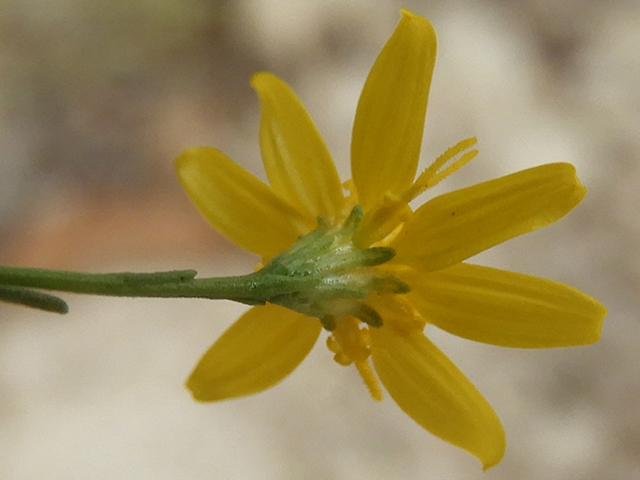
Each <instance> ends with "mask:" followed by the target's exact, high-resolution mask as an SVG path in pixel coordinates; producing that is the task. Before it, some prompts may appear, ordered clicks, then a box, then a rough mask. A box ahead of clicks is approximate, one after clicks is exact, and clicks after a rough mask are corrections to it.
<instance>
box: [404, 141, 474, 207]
mask: <svg viewBox="0 0 640 480" xmlns="http://www.w3.org/2000/svg"><path fill="white" fill-rule="evenodd" d="M477 142H478V140H477V139H476V137H471V138H465V139H464V140H462V141H460V142H458V143H456V144H455V145H454V146H453V147H449V148H448V149H447V150H446V151H445V152H444V153H443V154H442V155H440V156H439V157H438V158H436V160H435V162H433V163H432V164H431V165H429V167H428V168H427V169H426V170H425V171H424V172H422V173H421V174H420V176H419V177H418V178H417V179H416V181H415V182H414V184H413V185H412V186H411V187H410V188H409V189H408V190H406V191H405V192H404V194H403V195H402V199H403V200H404V201H406V202H407V203H408V202H410V201H411V200H413V199H414V198H415V197H417V196H418V195H419V194H421V193H422V192H424V191H425V190H426V189H427V188H431V187H433V186H434V185H436V184H437V183H438V182H440V181H441V180H443V179H445V178H446V177H448V176H449V175H451V174H452V173H453V172H455V171H456V170H459V169H460V168H462V167H463V166H464V165H466V164H467V163H469V162H470V161H471V160H472V159H473V158H474V157H475V156H476V155H477V154H478V150H476V149H473V150H471V151H469V152H466V153H464V154H463V155H462V156H461V157H460V158H458V159H457V160H456V157H457V156H458V155H459V154H461V153H462V152H464V151H465V150H467V149H469V148H471V147H472V146H474V145H475V144H476V143H477ZM449 162H451V163H450V164H449V165H447V163H449ZM445 166H446V168H445Z"/></svg>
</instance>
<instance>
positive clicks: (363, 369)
mask: <svg viewBox="0 0 640 480" xmlns="http://www.w3.org/2000/svg"><path fill="white" fill-rule="evenodd" d="M356 368H357V369H358V373H360V376H361V377H362V379H363V380H364V384H365V385H366V386H367V388H368V389H369V393H370V394H371V396H372V397H373V399H374V400H376V401H378V402H379V401H381V400H382V389H381V388H380V384H379V383H378V379H377V377H376V375H375V374H374V373H373V369H372V368H371V364H370V363H369V359H366V360H364V361H362V362H356Z"/></svg>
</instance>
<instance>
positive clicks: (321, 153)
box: [251, 73, 343, 221]
mask: <svg viewBox="0 0 640 480" xmlns="http://www.w3.org/2000/svg"><path fill="white" fill-rule="evenodd" d="M251 85H252V86H253V88H255V89H256V92H258V96H259V97H260V102H261V104H262V120H261V123H260V146H261V148H262V159H263V161H264V166H265V170H266V172H267V176H268V177H269V182H270V183H271V187H272V188H273V189H274V191H275V192H277V193H278V194H279V195H280V196H282V197H283V198H286V199H287V200H289V202H290V203H292V204H293V205H300V206H302V207H303V211H305V212H307V214H308V215H310V216H311V217H312V218H316V217H317V216H318V215H322V216H323V217H325V218H327V219H329V220H331V221H333V220H335V219H336V217H337V214H338V213H339V212H340V210H341V208H342V199H343V195H342V184H341V182H340V177H338V172H337V171H336V168H335V166H334V164H333V160H332V159H331V155H330V154H329V150H327V147H326V146H325V144H324V141H323V140H322V137H321V136H320V134H319V133H318V130H317V129H316V127H315V125H314V124H313V121H312V120H311V117H310V116H309V114H308V113H307V111H306V110H305V108H304V106H303V105H302V103H301V102H300V100H298V98H297V97H296V95H295V94H294V93H293V92H292V91H291V89H290V88H289V86H288V85H287V84H286V83H284V82H283V81H282V80H280V79H279V78H278V77H276V76H275V75H272V74H270V73H257V74H256V75H254V76H253V79H252V80H251Z"/></svg>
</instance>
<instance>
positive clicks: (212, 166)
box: [175, 147, 315, 257]
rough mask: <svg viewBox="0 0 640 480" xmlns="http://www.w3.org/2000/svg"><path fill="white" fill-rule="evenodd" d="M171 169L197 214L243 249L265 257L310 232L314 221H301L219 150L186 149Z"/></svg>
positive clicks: (288, 206)
mask: <svg viewBox="0 0 640 480" xmlns="http://www.w3.org/2000/svg"><path fill="white" fill-rule="evenodd" d="M175 166H176V171H177V173H178V178H179V179H180V182H181V183H182V186H183V187H184V189H185V190H186V192H187V195H189V198H191V200H192V201H193V203H194V204H195V205H196V207H198V210H200V213H202V215H204V217H205V218H206V219H207V220H208V221H209V222H210V223H211V224H212V225H213V226H214V227H215V228H216V229H218V230H219V231H220V232H221V233H222V234H223V235H225V236H226V237H227V238H229V239H230V240H231V241H233V242H234V243H236V244H237V245H240V246H241V247H242V248H245V249H246V250H249V251H251V252H254V253H257V254H258V255H262V256H265V257H271V256H273V255H275V254H276V253H278V252H281V251H282V250H285V249H287V248H288V247H290V246H291V245H292V244H293V243H294V242H295V241H296V240H297V239H298V237H300V236H301V235H304V234H306V233H309V232H310V231H311V230H312V229H313V228H314V225H313V222H314V221H315V219H311V218H307V217H305V216H304V215H303V214H301V213H300V212H299V211H297V210H296V209H295V208H294V207H292V206H291V205H290V204H289V203H288V202H287V201H286V200H283V199H282V198H280V197H279V196H277V195H276V194H274V193H273V191H272V190H271V189H270V188H269V186H267V185H265V184H264V183H262V182H261V181H260V180H258V179H257V178H256V177H255V176H253V175H252V174H250V173H249V172H247V171H246V170H245V169H243V168H242V167H241V166H239V165H238V164H236V163H235V162H233V161H232V160H231V159H229V158H228V157H227V156H226V155H224V154H223V153H222V152H220V151H219V150H216V149H214V148H208V147H198V148H191V149H189V150H187V151H185V152H184V153H182V155H180V156H179V157H178V158H177V159H176V165H175Z"/></svg>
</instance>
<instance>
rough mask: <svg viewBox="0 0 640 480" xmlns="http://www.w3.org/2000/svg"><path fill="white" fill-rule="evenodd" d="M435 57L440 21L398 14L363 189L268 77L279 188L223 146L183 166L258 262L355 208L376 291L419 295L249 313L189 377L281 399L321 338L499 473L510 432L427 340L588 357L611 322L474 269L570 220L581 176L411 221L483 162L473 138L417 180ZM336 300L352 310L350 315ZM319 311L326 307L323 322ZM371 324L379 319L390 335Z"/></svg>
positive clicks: (265, 96) (363, 162)
mask: <svg viewBox="0 0 640 480" xmlns="http://www.w3.org/2000/svg"><path fill="white" fill-rule="evenodd" d="M435 58H436V36H435V32H434V30H433V27H432V26H431V24H430V23H429V21H428V20H426V19H424V18H422V17H420V16H417V15H414V14H412V13H411V12H409V11H407V10H402V19H401V21H400V23H399V24H398V27H397V28H396V30H395V32H394V33H393V35H392V36H391V38H390V39H389V41H388V42H387V44H386V45H385V47H384V48H383V50H382V52H381V53H380V55H379V57H378V59H377V60H376V62H375V64H374V66H373V68H372V70H371V72H370V73H369V76H368V78H367V80H366V83H365V86H364V89H363V91H362V95H361V97H360V101H359V103H358V107H357V112H356V117H355V123H354V127H353V136H352V144H351V170H352V176H353V178H352V180H350V181H348V182H346V183H345V184H344V185H342V184H341V182H340V179H339V177H338V174H337V172H336V169H335V166H334V164H333V161H332V159H331V157H330V155H329V152H328V150H327V148H326V146H325V144H324V142H323V140H322V138H321V137H320V135H319V133H318V131H317V130H316V128H315V126H314V124H313V122H312V120H311V118H310V117H309V115H308V114H307V112H306V111H305V109H304V107H303V105H302V103H300V101H299V100H298V98H297V97H296V96H295V95H294V93H293V92H292V91H291V90H290V89H289V87H288V86H287V85H286V84H285V83H284V82H283V81H281V80H279V79H278V78H276V77H275V76H273V75H271V74H268V73H258V74H256V75H255V76H254V77H253V79H252V85H253V87H254V88H255V89H256V91H257V93H258V95H259V98H260V101H261V104H262V118H261V128H260V146H261V150H262V157H263V161H264V166H265V169H266V173H267V176H268V179H269V184H268V185H267V184H265V183H263V182H261V181H260V180H258V179H257V178H256V177H254V176H253V175H251V174H250V173H248V172H247V171H246V170H244V169H243V168H242V167H240V166H238V165H237V164H235V163H234V162H233V161H231V160H230V159H229V158H228V157H226V156H225V155H224V154H223V153H221V152H220V151H218V150H215V149H213V148H207V147H199V148H193V149H190V150H187V151H186V152H184V153H183V154H182V155H181V156H180V157H179V158H178V159H177V161H176V168H177V172H178V175H179V178H180V180H181V182H182V184H183V186H184V188H185V189H186V191H187V193H188V195H189V197H190V198H191V199H192V200H193V202H194V203H195V204H196V206H197V207H198V208H199V210H200V211H201V212H202V214H203V215H204V216H205V217H206V218H207V219H208V220H209V222H211V223H212V224H213V226H214V227H216V228H217V229H218V230H219V231H220V232H222V233H223V234H224V235H226V236H227V237H228V238H230V239H231V240H232V241H234V242H235V243H237V244H238V245H240V246H241V247H243V248H245V249H247V250H249V251H251V252H254V253H256V254H258V255H260V256H261V257H262V259H263V263H267V262H268V261H269V260H270V259H272V258H273V257H274V256H276V255H278V254H279V253H280V252H285V251H287V250H288V249H290V248H291V247H292V245H294V244H295V243H296V242H297V240H298V239H299V238H300V237H303V236H305V235H307V234H309V233H310V232H312V231H313V230H314V229H316V228H317V227H318V220H317V219H318V218H319V217H322V218H323V219H324V222H326V223H328V225H329V226H333V227H335V228H338V227H339V226H340V225H342V224H344V223H345V221H346V220H347V218H348V217H349V215H350V212H352V211H355V210H354V207H355V206H356V205H359V206H361V210H358V211H361V212H363V216H362V219H361V221H360V224H359V226H358V228H357V230H356V231H355V232H354V233H353V235H352V237H350V238H349V239H348V240H349V242H350V243H349V245H350V247H349V248H352V249H367V248H369V247H387V250H388V249H389V248H390V249H393V250H394V251H395V252H396V256H395V257H394V258H393V259H392V260H390V261H388V262H386V263H383V264H381V265H378V264H375V266H372V267H368V268H369V269H370V270H371V271H372V272H374V273H373V274H372V275H373V277H375V278H391V279H395V280H397V282H398V283H399V284H402V285H405V284H406V285H407V286H408V287H409V288H410V291H409V292H408V293H399V291H396V292H395V293H389V292H388V291H386V290H385V289H384V288H382V289H376V288H371V289H370V291H369V292H368V294H367V295H366V298H365V299H356V300H349V301H348V302H347V301H346V300H344V299H339V300H336V302H335V305H337V306H338V307H339V308H337V310H335V309H333V306H334V305H333V304H331V303H330V302H329V303H319V304H318V305H321V307H318V306H317V305H316V306H315V307H313V308H315V310H314V309H313V308H311V307H309V305H307V304H305V305H304V308H303V306H302V304H301V305H300V308H297V307H296V305H293V307H292V308H293V309H289V308H285V307H283V306H280V305H276V304H271V303H268V304H266V305H263V306H256V307H253V308H251V309H250V310H249V311H248V312H247V313H245V314H244V315H243V316H242V317H241V318H240V319H239V320H237V321H236V322H235V323H234V324H233V325H232V326H231V327H230V328H229V329H228V330H227V331H226V332H225V333H224V334H223V335H222V336H221V337H220V338H219V339H218V341H217V342H216V343H215V344H214V345H213V346H212V347H211V348H210V350H209V351H208V352H206V353H205V355H204V356H203V358H202V359H201V361H200V363H199V364H198V366H197V367H196V369H195V371H194V372H193V373H192V375H191V377H190V378H189V380H188V382H187V386H188V388H189V389H190V390H191V391H192V393H193V396H194V397H195V398H196V399H197V400H201V401H215V400H221V399H226V398H232V397H237V396H242V395H248V394H252V393H256V392H259V391H261V390H264V389H266V388H269V387H271V386H273V385H274V384H276V383H278V382H279V381H280V380H282V379H283V378H285V377H286V376H287V375H288V374H289V373H291V372H292V371H293V370H294V369H295V368H296V367H297V365H298V364H299V363H300V362H301V361H302V360H303V359H304V358H305V357H306V356H307V354H308V353H309V351H310V349H311V348H312V347H313V345H314V344H315V342H316V340H317V338H318V336H319V335H320V333H321V330H322V326H323V325H324V326H325V327H326V328H327V330H330V334H329V336H328V338H327V346H328V348H329V350H330V351H331V352H332V353H333V354H334V359H335V360H336V361H337V362H338V363H339V364H342V365H349V364H355V366H356V368H357V369H358V371H359V372H360V374H361V375H362V377H363V379H364V382H365V384H366V385H367V387H368V388H369V390H370V392H371V395H372V396H373V397H374V398H375V399H378V400H379V399H381V398H382V392H381V389H380V386H379V381H380V382H382V384H383V385H384V387H385V388H386V390H387V391H388V392H389V394H390V395H391V397H392V398H393V399H394V400H395V401H396V402H397V404H398V405H399V406H400V408H402V409H403V410H404V411H405V412H406V413H407V414H408V415H409V416H410V417H411V418H413V419H414V420H415V421H416V422H417V423H419V424H420V425H421V426H423V427H424V428H425V429H427V430H429V431H430V432H432V433H433V434H435V435H437V436H439V437H441V438H442V439H444V440H446V441H448V442H451V443H453V444H455V445H457V446H459V447H461V448H463V449H466V450H467V451H469V452H470V453H472V454H473V455H475V456H476V457H478V458H479V459H480V461H481V462H482V463H483V465H484V467H485V468H488V467H490V466H492V465H495V464H496V463H498V462H499V461H500V459H501V458H502V456H503V453H504V448H505V437H504V431H503V429H502V426H501V424H500V421H499V419H498V418H497V416H496V414H495V413H494V411H493V409H492V408H491V406H490V405H489V404H488V403H487V401H486V400H485V399H484V398H483V397H482V396H481V394H480V393H479V392H478V391H477V389H476V388H475V387H474V386H473V385H472V384H471V382H470V381H469V380H468V379H467V378H466V377H465V376H464V375H463V374H462V372H460V371H459V370H458V369H457V368H456V366H455V365H454V364H453V363H452V362H451V361H450V360H449V359H448V358H447V357H446V356H445V355H444V354H443V353H442V352H441V351H440V350H439V349H438V348H437V347H436V346H435V345H434V344H433V343H432V342H431V341H430V340H429V339H428V338H427V337H426V336H425V335H424V333H423V330H424V327H425V325H426V324H427V323H429V324H433V325H435V326H437V327H439V328H441V329H444V330H446V331H448V332H450V333H453V334H455V335H458V336H461V337H465V338H468V339H471V340H475V341H480V342H486V343H490V344H495V345H501V346H508V347H524V348H545V347H561V346H570V345H584V344H589V343H592V342H595V341H596V340H597V339H598V337H599V335H600V329H601V325H602V320H603V318H604V316H605V309H604V307H603V306H602V305H600V304H599V303H598V302H597V301H595V300H594V299H592V298H591V297H589V296H587V295H586V294H584V293H582V292H580V291H578V290H575V289H573V288H571V287H569V286H566V285H563V284H560V283H556V282H552V281H549V280H544V279H541V278H535V277H531V276H527V275H522V274H518V273H512V272H506V271H501V270H497V269H493V268H488V267H482V266H478V265H472V264H469V263H463V262H464V261H465V260H466V259H468V258H469V257H471V256H473V255H475V254H476V253H479V252H481V251H483V250H486V249H488V248H490V247H492V246H494V245H497V244H499V243H501V242H503V241H505V240H508V239H510V238H512V237H515V236H517V235H521V234H523V233H527V232H530V231H533V230H536V229H538V228H542V227H545V226H547V225H549V224H551V223H553V222H555V221H556V220H558V219H560V218H561V217H563V216H564V215H565V214H567V213H568V212H569V211H570V210H571V209H573V207H575V206H576V205H577V204H578V203H579V202H580V200H581V199H582V198H583V196H584V195H585V188H584V187H583V186H582V185H581V184H580V183H579V181H578V179H577V178H576V175H575V170H574V168H573V167H572V166H571V165H569V164H564V163H555V164H548V165H542V166H540V167H536V168H531V169H528V170H524V171H521V172H518V173H515V174H512V175H507V176H505V177H501V178H498V179H496V180H492V181H488V182H484V183H481V184H478V185H475V186H471V187H468V188H464V189H461V190H458V191H454V192H452V193H448V194H445V195H441V196H439V197H436V198H433V199H431V200H430V201H428V202H426V203H425V204H424V205H422V206H421V207H419V208H418V209H417V210H416V211H415V212H413V211H412V210H411V208H410V207H409V205H408V204H409V202H410V201H411V200H413V199H414V198H415V197H416V196H417V195H418V194H420V193H422V192H423V191H424V190H426V189H427V188H429V187H431V186H433V185H435V184H436V183H437V182H439V181H440V180H442V179H443V178H445V177H446V176H448V175H450V174H451V173H452V172H454V171H455V170H457V169H458V168H460V167H461V166H462V165H464V164H465V163H466V162H468V161H469V160H471V159H472V158H473V157H474V156H475V155H476V153H477V151H476V150H474V149H472V147H473V146H474V144H475V139H474V138H471V139H467V140H463V141H462V142H460V143H458V144H457V145H456V146H454V147H452V148H451V149H449V150H448V151H446V152H445V153H444V154H443V155H442V156H441V157H439V158H438V159H437V160H436V161H435V162H434V163H433V164H432V165H431V166H430V167H429V168H427V169H426V170H425V171H424V172H423V173H422V174H420V175H419V176H418V177H417V178H415V175H416V169H417V165H418V159H419V154H420V146H421V141H422V132H423V126H424V117H425V113H426V108H427V100H428V95H429V87H430V83H431V76H432V72H433V67H434V64H435ZM345 189H346V190H349V192H350V193H349V195H345V194H344V192H345ZM349 218H350V217H349ZM380 251H382V250H380ZM358 271H360V270H358ZM373 277H372V278H373ZM405 291H406V290H405ZM340 302H347V303H344V305H346V306H345V307H344V311H341V310H340V308H342V307H341V306H342V305H343V303H340ZM349 302H351V303H349ZM354 302H355V303H354ZM323 305H329V306H330V307H331V309H328V310H327V311H323V310H322V308H324V307H323ZM288 306H289V305H288ZM307 307H308V308H309V310H305V308H307ZM327 308H329V307H327ZM318 309H320V310H318ZM350 309H351V310H350ZM296 310H297V311H296ZM329 310H330V311H329ZM301 312H303V313H301ZM309 312H311V314H309ZM336 312H337V313H336ZM305 313H307V314H305ZM314 316H315V317H318V318H320V319H321V320H322V323H321V322H319V321H318V319H317V318H311V317H314ZM367 318H369V320H367ZM376 318H380V319H381V320H382V326H381V327H379V328H377V327H376V325H377V324H376V320H375V319H376ZM372 319H373V320H372ZM371 361H372V364H373V367H372V364H371ZM374 369H375V371H374ZM378 380H379V381H378Z"/></svg>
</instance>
